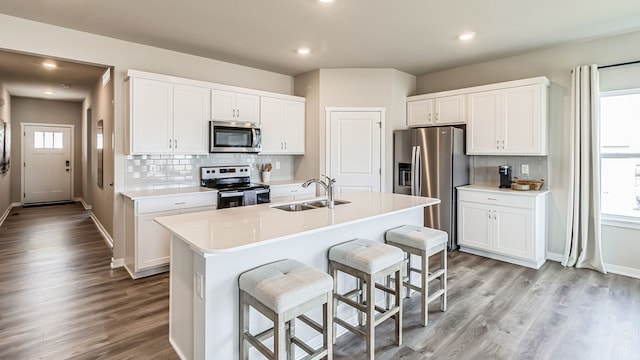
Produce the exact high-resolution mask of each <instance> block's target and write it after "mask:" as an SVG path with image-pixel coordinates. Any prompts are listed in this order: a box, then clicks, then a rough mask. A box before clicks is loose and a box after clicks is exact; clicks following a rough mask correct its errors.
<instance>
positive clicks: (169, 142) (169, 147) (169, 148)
mask: <svg viewBox="0 0 640 360" xmlns="http://www.w3.org/2000/svg"><path fill="white" fill-rule="evenodd" d="M169 149H171V139H169Z"/></svg>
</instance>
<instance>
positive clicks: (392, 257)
mask: <svg viewBox="0 0 640 360" xmlns="http://www.w3.org/2000/svg"><path fill="white" fill-rule="evenodd" d="M403 259H404V255H403V252H402V251H401V250H400V249H398V248H395V247H393V246H389V245H386V244H383V243H380V242H376V241H371V240H365V239H356V240H353V241H349V242H346V243H343V244H339V245H336V246H333V247H332V248H330V249H329V273H330V274H331V275H332V277H333V281H334V285H333V288H334V302H333V317H334V319H333V321H334V329H333V341H334V342H335V334H336V329H335V326H336V324H339V325H340V326H342V327H344V328H346V329H347V330H349V331H351V332H353V333H355V334H358V335H361V336H365V337H366V344H367V345H366V347H367V349H366V350H367V359H373V358H374V349H375V327H376V326H377V325H379V324H380V323H382V322H383V321H385V320H387V319H388V318H390V317H392V316H393V317H394V319H395V325H396V343H397V344H398V345H401V344H402V296H401V289H402V287H401V284H399V283H397V284H396V286H395V288H393V289H392V288H390V287H388V286H384V285H382V284H378V283H376V279H384V278H387V277H389V276H390V275H392V274H393V275H395V276H396V277H398V278H399V277H400V276H401V274H402V263H403ZM338 272H342V273H345V274H348V275H351V276H353V277H355V278H356V279H357V284H356V288H355V289H353V290H349V291H347V292H345V293H343V294H340V293H339V292H338ZM376 289H379V290H382V291H384V292H385V293H387V294H391V295H393V296H395V299H396V301H395V305H394V306H393V307H390V308H387V309H384V308H383V307H380V306H376ZM353 298H355V300H354V299H353ZM338 302H342V303H344V304H346V305H349V306H351V307H353V308H355V309H356V310H357V311H358V314H359V325H360V326H364V328H365V329H364V330H362V329H361V328H360V327H358V326H356V325H354V324H351V323H349V322H348V321H346V320H344V319H341V318H340V317H338V314H337V305H338ZM376 313H379V314H378V316H376ZM365 320H366V321H365Z"/></svg>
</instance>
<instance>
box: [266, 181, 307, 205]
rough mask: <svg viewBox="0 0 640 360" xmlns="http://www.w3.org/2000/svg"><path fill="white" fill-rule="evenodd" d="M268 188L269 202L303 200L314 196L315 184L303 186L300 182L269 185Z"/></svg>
mask: <svg viewBox="0 0 640 360" xmlns="http://www.w3.org/2000/svg"><path fill="white" fill-rule="evenodd" d="M269 189H270V190H271V202H282V201H295V200H304V199H311V198H313V197H315V196H316V186H315V184H313V185H311V186H309V187H306V188H303V187H302V182H295V183H289V184H278V185H271V186H269Z"/></svg>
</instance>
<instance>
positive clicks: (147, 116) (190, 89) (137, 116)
mask: <svg viewBox="0 0 640 360" xmlns="http://www.w3.org/2000/svg"><path fill="white" fill-rule="evenodd" d="M128 91H129V96H128V99H127V101H128V109H129V112H128V131H129V134H128V136H127V141H128V146H127V149H128V153H129V154H143V155H144V154H192V155H196V154H207V153H208V138H207V126H208V120H209V89H206V88H201V87H197V86H187V85H179V84H173V83H170V82H165V81H159V80H151V79H144V78H135V77H131V78H129V88H128Z"/></svg>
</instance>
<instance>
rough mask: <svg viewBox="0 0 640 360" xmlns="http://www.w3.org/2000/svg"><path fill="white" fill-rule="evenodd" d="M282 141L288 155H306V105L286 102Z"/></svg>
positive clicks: (298, 102)
mask: <svg viewBox="0 0 640 360" xmlns="http://www.w3.org/2000/svg"><path fill="white" fill-rule="evenodd" d="M283 110H284V111H283V117H282V141H283V142H284V150H285V153H287V154H304V144H305V142H304V137H305V133H304V129H305V113H304V111H305V103H303V102H300V101H291V100H284V106H283Z"/></svg>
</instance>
